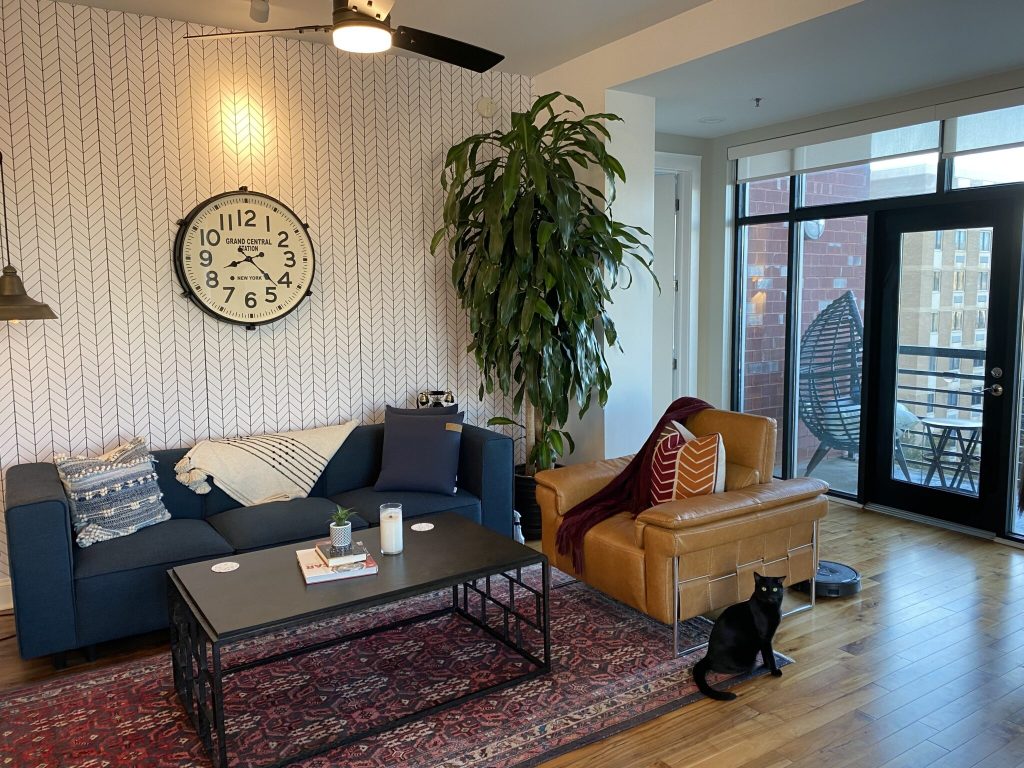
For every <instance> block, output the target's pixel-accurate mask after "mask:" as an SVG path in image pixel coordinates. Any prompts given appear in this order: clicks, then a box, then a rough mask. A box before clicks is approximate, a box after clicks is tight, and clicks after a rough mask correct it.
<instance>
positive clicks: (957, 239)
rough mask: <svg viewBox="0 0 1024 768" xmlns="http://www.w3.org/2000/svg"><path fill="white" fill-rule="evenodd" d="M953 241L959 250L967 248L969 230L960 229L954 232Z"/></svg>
mask: <svg viewBox="0 0 1024 768" xmlns="http://www.w3.org/2000/svg"><path fill="white" fill-rule="evenodd" d="M953 243H954V244H955V245H956V249H957V250H958V251H963V250H965V249H966V248H967V230H966V229H958V230H956V232H954V233H953Z"/></svg>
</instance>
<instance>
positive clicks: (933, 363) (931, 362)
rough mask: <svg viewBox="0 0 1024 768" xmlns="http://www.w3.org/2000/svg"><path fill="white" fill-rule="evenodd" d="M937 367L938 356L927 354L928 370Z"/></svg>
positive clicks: (936, 368) (935, 369)
mask: <svg viewBox="0 0 1024 768" xmlns="http://www.w3.org/2000/svg"><path fill="white" fill-rule="evenodd" d="M938 369H939V358H937V357H936V356H935V355H928V370H929V371H933V372H934V371H937V370H938Z"/></svg>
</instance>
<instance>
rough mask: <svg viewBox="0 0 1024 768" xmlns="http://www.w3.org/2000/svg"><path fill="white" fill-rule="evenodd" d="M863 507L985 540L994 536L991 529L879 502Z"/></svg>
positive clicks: (993, 538)
mask: <svg viewBox="0 0 1024 768" xmlns="http://www.w3.org/2000/svg"><path fill="white" fill-rule="evenodd" d="M864 509H867V510H870V511H872V512H880V513H882V514H883V515H889V516H890V517H899V518H902V519H904V520H912V521H913V522H915V523H923V524H924V525H931V526H934V527H935V528H945V529H946V530H947V531H955V532H957V533H964V534H967V535H968V536H974V537H975V538H978V539H985V540H987V541H993V540H995V538H996V535H995V534H994V533H992V532H991V531H983V530H981V529H980V528H971V527H970V526H969V525H960V524H958V523H949V522H946V521H945V520H937V519H935V518H934V517H928V516H927V515H919V514H917V513H915V512H907V511H905V510H902V509H893V508H892V507H886V506H883V505H881V504H865V505H864Z"/></svg>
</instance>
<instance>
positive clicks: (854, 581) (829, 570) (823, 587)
mask: <svg viewBox="0 0 1024 768" xmlns="http://www.w3.org/2000/svg"><path fill="white" fill-rule="evenodd" d="M810 586H811V583H810V582H809V581H804V582H801V583H800V584H797V585H795V586H794V589H799V590H800V591H801V592H808V591H810ZM858 592H860V574H859V573H857V571H856V570H855V569H854V568H851V567H850V566H848V565H843V564H842V563H833V562H832V561H831V560H819V561H818V573H817V575H816V576H815V577H814V594H815V596H817V597H849V596H850V595H855V594H857V593H858Z"/></svg>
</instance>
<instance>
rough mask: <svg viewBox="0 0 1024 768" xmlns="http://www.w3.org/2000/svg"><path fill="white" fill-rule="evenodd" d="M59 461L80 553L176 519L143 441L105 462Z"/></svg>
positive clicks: (73, 458)
mask: <svg viewBox="0 0 1024 768" xmlns="http://www.w3.org/2000/svg"><path fill="white" fill-rule="evenodd" d="M53 460H54V463H55V464H56V465H57V472H58V474H59V475H60V479H61V482H62V483H63V484H64V490H65V491H66V493H67V496H68V504H69V506H70V507H71V523H72V526H73V527H74V529H75V542H76V543H77V544H78V546H80V547H88V546H89V545H91V544H95V543H96V542H98V541H106V540H107V539H115V538H117V537H118V536H127V535H128V534H129V533H135V531H137V530H139V529H140V528H145V527H146V526H147V525H153V524H154V523H160V522H163V521H164V520H169V519H170V517H171V515H170V513H169V512H168V511H167V508H166V507H165V506H164V503H163V501H161V499H162V497H163V494H162V493H161V492H160V486H159V485H158V484H157V480H156V469H155V468H154V464H153V462H154V459H153V454H151V453H150V452H149V449H148V448H147V447H146V443H145V441H144V440H143V439H142V438H141V437H137V438H135V439H134V440H132V441H131V442H130V443H126V444H125V445H121V446H118V447H117V448H115V449H114V450H112V451H110V452H109V453H105V454H104V455H102V456H96V457H94V458H93V457H88V456H54V457H53Z"/></svg>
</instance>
